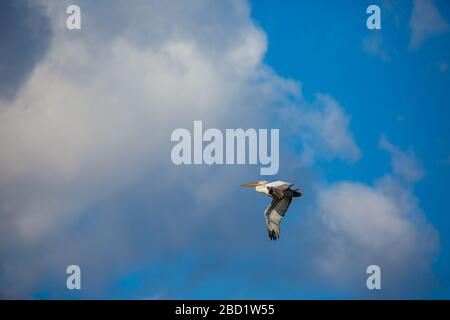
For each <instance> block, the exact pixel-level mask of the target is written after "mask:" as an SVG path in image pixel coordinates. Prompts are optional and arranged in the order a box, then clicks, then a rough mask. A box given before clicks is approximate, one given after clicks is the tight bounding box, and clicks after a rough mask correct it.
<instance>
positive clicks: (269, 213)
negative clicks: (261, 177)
mask: <svg viewBox="0 0 450 320" xmlns="http://www.w3.org/2000/svg"><path fill="white" fill-rule="evenodd" d="M241 186H243V187H255V190H256V191H257V192H260V193H264V194H265V195H267V196H269V197H271V198H272V201H271V203H270V204H269V206H268V207H267V208H266V210H265V211H264V215H265V218H266V225H267V231H268V233H269V239H270V240H277V239H278V238H279V237H280V223H281V220H282V219H283V217H284V215H285V214H286V211H287V210H288V208H289V205H290V204H291V202H292V198H294V197H300V196H301V195H302V193H301V192H300V190H299V189H295V190H292V189H291V186H292V183H289V182H285V181H274V182H267V181H258V182H256V183H247V184H242V185H241Z"/></svg>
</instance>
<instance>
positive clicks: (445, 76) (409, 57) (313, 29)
mask: <svg viewBox="0 0 450 320" xmlns="http://www.w3.org/2000/svg"><path fill="white" fill-rule="evenodd" d="M372 2H373V1H372ZM372 2H370V1H359V2H358V3H354V2H353V3H351V4H350V3H349V2H329V1H325V2H320V1H317V2H314V3H310V2H308V3H306V2H301V1H299V2H287V3H284V4H283V5H282V6H273V5H271V1H254V2H252V16H253V17H254V19H255V20H256V21H257V23H258V24H259V25H261V26H262V27H263V29H264V30H265V31H266V32H267V35H268V38H269V48H268V52H267V54H266V56H265V61H266V62H267V63H268V64H269V65H270V66H272V67H273V68H274V69H275V70H277V72H278V73H280V74H282V75H283V76H286V77H290V78H295V79H302V81H303V84H304V87H303V88H304V92H305V95H307V96H308V95H313V94H314V93H315V92H317V91H325V92H330V93H332V94H333V96H334V97H335V98H337V99H338V100H339V101H340V102H341V104H342V105H343V106H345V109H346V110H347V111H348V112H349V113H350V114H351V116H352V123H351V127H352V130H353V132H354V134H355V136H356V137H357V141H358V143H359V145H360V146H361V148H362V149H363V152H364V156H363V157H362V159H361V160H360V161H359V162H358V164H357V165H355V166H350V167H349V166H342V165H340V164H333V165H327V166H325V167H324V168H323V170H324V171H325V172H326V173H324V174H326V177H327V179H329V180H340V179H343V178H344V179H350V180H361V181H366V182H370V181H371V180H373V179H374V178H375V177H377V176H379V175H380V174H382V173H383V172H385V171H386V170H388V166H389V160H388V156H387V155H386V154H383V151H382V150H380V149H379V148H378V147H377V144H378V139H379V136H380V134H381V133H384V134H386V135H387V136H388V137H389V138H390V139H391V140H392V141H395V143H396V144H397V145H399V146H401V147H403V148H405V149H407V148H411V149H412V150H414V153H415V155H416V156H417V158H419V159H420V160H421V161H422V162H423V164H424V166H425V168H426V172H427V173H426V176H425V177H424V179H423V180H422V181H420V182H419V183H418V184H417V186H416V191H415V193H416V195H417V196H418V197H419V199H420V206H421V207H422V208H423V209H424V210H425V212H427V217H428V219H429V221H430V222H432V223H433V225H434V226H435V227H436V228H437V229H438V230H439V231H440V238H441V245H442V249H441V250H442V252H441V255H440V257H439V259H438V260H437V261H436V263H435V264H434V270H436V273H438V274H440V275H441V276H440V277H441V279H445V280H444V281H445V282H446V283H448V281H449V277H448V272H447V270H449V268H450V265H449V263H450V255H449V254H450V253H449V249H448V248H450V247H449V246H450V238H449V235H448V232H447V231H446V230H448V227H449V223H450V220H449V216H448V214H447V213H448V212H450V203H449V201H446V200H445V198H446V195H445V194H446V189H447V183H448V181H449V178H450V176H449V174H450V171H449V169H450V168H449V166H448V161H446V159H448V152H449V143H450V142H449V141H448V137H449V136H450V131H449V130H450V129H449V128H450V126H449V122H448V121H449V119H450V116H449V108H448V107H449V99H450V92H449V90H448V85H449V73H448V72H440V70H439V64H440V63H443V62H446V61H448V58H449V52H450V41H449V40H450V34H449V33H448V32H444V33H442V34H440V35H439V36H437V37H432V38H431V39H427V40H426V41H424V43H423V44H422V45H421V46H420V48H418V49H415V50H411V49H409V46H408V44H409V41H410V37H411V30H410V28H409V19H410V15H411V11H412V9H413V4H412V2H407V1H404V2H402V3H400V2H397V3H395V2H393V3H394V4H395V6H394V8H393V9H392V11H389V10H387V9H386V6H385V7H383V3H381V7H382V8H383V9H384V10H383V13H382V30H380V31H370V30H368V29H366V28H363V27H362V26H364V25H365V18H366V16H365V15H362V14H361V13H362V12H365V8H367V6H368V5H370V4H372ZM384 4H385V3H384ZM435 4H436V6H437V7H438V8H439V11H440V13H441V14H442V17H443V18H444V19H445V20H446V21H449V18H450V17H449V12H450V11H449V4H448V3H447V2H446V1H435ZM373 32H375V33H382V35H383V39H384V43H383V44H384V46H385V48H386V51H387V52H389V55H390V56H391V59H390V60H389V61H387V62H386V61H383V60H382V59H380V58H378V57H374V56H372V55H370V54H368V53H367V52H365V51H364V50H363V45H362V40H361V39H363V38H364V37H367V36H369V35H370V34H371V33H373Z"/></svg>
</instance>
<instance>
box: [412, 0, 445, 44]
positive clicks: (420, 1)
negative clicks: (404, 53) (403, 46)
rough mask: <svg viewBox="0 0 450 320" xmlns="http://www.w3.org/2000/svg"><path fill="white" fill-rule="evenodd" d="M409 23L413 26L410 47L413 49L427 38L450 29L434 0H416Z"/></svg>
mask: <svg viewBox="0 0 450 320" xmlns="http://www.w3.org/2000/svg"><path fill="white" fill-rule="evenodd" d="M409 25H410V27H411V39H410V42H409V47H410V48H412V49H416V48H418V47H419V46H420V45H421V44H422V43H423V41H425V40H426V39H428V38H430V37H432V36H436V35H439V34H441V33H442V32H445V31H447V30H448V24H447V22H446V21H445V20H444V18H443V17H442V16H441V14H440V13H439V10H438V9H437V8H436V5H435V4H434V2H433V0H414V5H413V12H412V15H411V19H410V21H409Z"/></svg>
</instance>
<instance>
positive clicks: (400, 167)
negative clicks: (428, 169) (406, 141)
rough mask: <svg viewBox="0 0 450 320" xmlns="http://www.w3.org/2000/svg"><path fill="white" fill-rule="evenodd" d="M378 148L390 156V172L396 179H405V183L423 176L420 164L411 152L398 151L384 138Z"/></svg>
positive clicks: (423, 171) (423, 172)
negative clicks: (391, 171)
mask: <svg viewBox="0 0 450 320" xmlns="http://www.w3.org/2000/svg"><path fill="white" fill-rule="evenodd" d="M380 148H382V149H383V150H386V151H388V152H389V153H390V154H391V157H392V160H391V163H392V170H393V173H394V174H395V175H396V176H397V177H399V178H402V179H405V180H406V181H407V182H416V181H419V180H420V179H422V178H423V176H424V175H425V170H424V168H423V166H422V164H421V163H420V161H418V160H417V159H416V158H415V156H414V154H413V152H412V151H411V150H409V151H408V152H404V151H402V150H400V149H399V148H397V147H396V146H394V145H393V144H392V143H390V142H389V141H388V140H387V139H386V137H384V136H382V137H381V139H380Z"/></svg>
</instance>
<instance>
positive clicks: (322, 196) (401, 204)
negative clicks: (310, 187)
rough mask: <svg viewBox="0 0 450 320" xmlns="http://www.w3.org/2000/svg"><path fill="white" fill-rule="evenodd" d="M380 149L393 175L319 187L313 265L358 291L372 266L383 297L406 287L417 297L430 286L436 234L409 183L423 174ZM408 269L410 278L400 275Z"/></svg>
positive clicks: (407, 159)
mask: <svg viewBox="0 0 450 320" xmlns="http://www.w3.org/2000/svg"><path fill="white" fill-rule="evenodd" d="M381 146H382V147H383V148H385V149H387V150H388V151H389V152H390V153H391V155H392V158H393V170H394V175H393V176H392V175H385V176H383V177H381V178H379V179H377V180H376V181H375V182H374V183H373V184H372V185H370V184H365V183H359V182H351V181H340V182H337V183H334V184H331V185H327V186H324V187H322V188H320V190H319V194H318V200H317V209H316V210H317V211H318V214H319V217H320V218H321V221H322V224H323V226H324V229H323V230H322V231H321V233H322V241H323V249H319V251H320V252H321V253H320V255H319V257H318V258H317V263H318V265H319V267H320V270H321V271H322V272H323V273H324V274H325V275H327V276H329V277H330V278H331V279H333V280H334V281H335V282H337V283H340V284H342V285H344V286H348V285H350V286H351V285H352V284H353V281H355V279H356V281H359V284H358V283H356V284H355V285H356V286H359V288H360V291H362V292H364V291H365V290H366V288H365V282H364V277H365V274H364V272H365V268H366V267H367V266H369V265H371V264H377V265H380V266H381V268H382V275H383V278H382V279H384V280H382V281H383V292H384V293H385V294H387V295H389V294H393V293H395V292H397V293H398V292H403V293H406V292H407V291H408V290H409V289H411V288H414V289H416V293H418V292H419V291H420V290H417V289H418V288H420V287H421V286H429V285H430V279H431V278H432V276H431V263H432V261H433V258H434V257H435V255H436V253H437V250H438V246H439V245H438V240H437V232H436V231H435V230H434V228H433V227H432V226H431V225H430V224H428V223H427V222H426V219H425V215H424V213H423V211H422V210H421V209H420V207H419V203H418V199H417V198H416V197H415V196H414V195H413V192H412V188H411V185H410V184H409V183H410V182H415V181H417V180H418V179H420V177H422V175H423V173H422V171H420V174H419V171H417V170H418V169H417V166H416V163H414V165H413V162H412V157H411V156H410V155H409V156H407V155H406V154H405V153H403V152H402V151H400V150H399V149H398V148H397V147H395V146H393V145H392V144H390V143H389V142H387V141H386V140H385V139H383V140H382V143H381ZM412 172H415V173H414V174H412ZM400 177H405V178H407V181H406V182H405V181H404V180H402V179H400ZM409 268H411V269H414V272H413V274H412V273H411V272H407V271H406V270H408V269H409ZM355 273H359V274H360V276H359V277H358V276H355ZM358 278H359V279H358ZM410 294H412V295H413V294H414V292H411V293H410Z"/></svg>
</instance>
